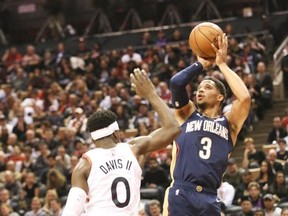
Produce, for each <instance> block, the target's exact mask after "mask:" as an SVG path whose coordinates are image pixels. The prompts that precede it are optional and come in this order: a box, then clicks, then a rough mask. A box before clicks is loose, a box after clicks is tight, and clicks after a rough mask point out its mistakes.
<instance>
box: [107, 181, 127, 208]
mask: <svg viewBox="0 0 288 216" xmlns="http://www.w3.org/2000/svg"><path fill="white" fill-rule="evenodd" d="M119 182H122V183H123V184H124V185H125V188H126V200H125V201H124V202H120V201H119V200H118V195H117V185H118V183H119ZM111 194H112V200H113V202H114V204H115V205H116V206H117V207H118V208H124V207H125V206H127V205H128V204H129V201H130V196H131V195H130V186H129V182H128V181H127V179H126V178H123V177H118V178H115V179H114V181H113V182H112V185H111Z"/></svg>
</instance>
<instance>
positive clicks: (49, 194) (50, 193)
mask: <svg viewBox="0 0 288 216" xmlns="http://www.w3.org/2000/svg"><path fill="white" fill-rule="evenodd" d="M53 199H58V194H57V191H56V190H55V189H47V191H46V194H45V197H44V205H43V207H42V209H43V211H44V212H45V213H46V215H47V214H48V215H49V214H50V210H51V200H53Z"/></svg>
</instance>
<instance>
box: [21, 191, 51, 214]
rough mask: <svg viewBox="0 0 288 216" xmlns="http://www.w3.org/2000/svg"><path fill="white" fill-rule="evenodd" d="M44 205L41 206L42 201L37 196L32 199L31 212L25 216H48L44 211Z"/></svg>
mask: <svg viewBox="0 0 288 216" xmlns="http://www.w3.org/2000/svg"><path fill="white" fill-rule="evenodd" d="M41 206H42V204H41V199H40V198H39V197H37V196H35V197H33V198H32V201H31V207H30V208H31V210H30V211H27V212H26V213H25V214H24V216H35V215H37V216H46V215H47V214H46V213H45V211H44V210H43V209H42V207H41Z"/></svg>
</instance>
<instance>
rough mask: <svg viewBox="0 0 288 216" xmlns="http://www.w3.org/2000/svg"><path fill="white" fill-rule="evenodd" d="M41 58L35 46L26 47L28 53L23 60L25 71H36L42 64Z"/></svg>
mask: <svg viewBox="0 0 288 216" xmlns="http://www.w3.org/2000/svg"><path fill="white" fill-rule="evenodd" d="M40 60H41V58H40V56H39V55H38V54H37V53H36V49H35V47H34V46H33V45H28V46H27V47H26V53H25V55H24V56H23V59H22V65H23V67H24V69H25V70H26V71H27V72H28V73H30V72H32V71H34V69H35V68H36V67H38V66H39V64H40Z"/></svg>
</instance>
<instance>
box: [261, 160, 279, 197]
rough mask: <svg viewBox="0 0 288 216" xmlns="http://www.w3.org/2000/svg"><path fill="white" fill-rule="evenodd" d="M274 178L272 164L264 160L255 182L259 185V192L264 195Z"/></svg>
mask: <svg viewBox="0 0 288 216" xmlns="http://www.w3.org/2000/svg"><path fill="white" fill-rule="evenodd" d="M274 178H275V174H274V172H273V169H272V164H271V163H270V161H269V160H268V159H265V160H264V161H262V163H261V166H260V174H259V177H258V178H257V182H258V183H259V185H260V188H261V192H263V193H265V192H266V191H267V190H268V188H269V186H270V185H271V184H272V182H273V181H274Z"/></svg>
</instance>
